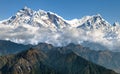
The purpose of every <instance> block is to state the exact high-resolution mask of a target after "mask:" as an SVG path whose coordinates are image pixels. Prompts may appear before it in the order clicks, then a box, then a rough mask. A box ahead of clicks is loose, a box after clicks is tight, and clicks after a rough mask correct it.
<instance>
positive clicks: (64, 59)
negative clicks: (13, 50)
mask: <svg viewBox="0 0 120 74" xmlns="http://www.w3.org/2000/svg"><path fill="white" fill-rule="evenodd" d="M44 46H47V47H48V48H49V49H48V50H47V52H45V51H43V49H42V50H41V48H44ZM73 46H74V45H73ZM47 47H45V48H47ZM69 48H71V46H69V45H68V46H67V47H62V48H60V47H57V48H56V47H52V46H51V45H49V44H45V43H42V44H39V45H38V46H35V47H33V48H30V49H29V50H25V51H23V52H20V53H17V54H12V55H6V56H2V57H0V74H117V73H115V72H114V71H112V70H110V69H106V68H104V67H102V66H99V65H96V64H94V63H92V62H90V61H87V60H86V59H84V58H82V57H80V56H79V55H77V54H76V53H75V52H73V51H72V50H69ZM73 48H74V47H73ZM66 51H67V52H66Z"/></svg>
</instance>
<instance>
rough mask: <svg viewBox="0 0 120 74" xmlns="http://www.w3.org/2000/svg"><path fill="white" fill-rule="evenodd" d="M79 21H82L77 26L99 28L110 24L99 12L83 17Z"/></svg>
mask: <svg viewBox="0 0 120 74" xmlns="http://www.w3.org/2000/svg"><path fill="white" fill-rule="evenodd" d="M85 19H86V20H85ZM80 21H82V22H83V23H82V24H81V25H80V26H78V28H84V29H99V28H105V27H109V26H110V24H109V23H108V22H107V21H106V20H104V19H103V18H102V16H101V15H100V14H97V15H93V16H86V17H83V18H82V19H81V20H80Z"/></svg>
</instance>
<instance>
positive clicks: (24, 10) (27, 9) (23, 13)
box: [16, 6, 34, 16]
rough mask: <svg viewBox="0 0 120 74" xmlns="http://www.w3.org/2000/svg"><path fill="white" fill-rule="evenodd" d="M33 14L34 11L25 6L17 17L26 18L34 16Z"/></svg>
mask: <svg viewBox="0 0 120 74" xmlns="http://www.w3.org/2000/svg"><path fill="white" fill-rule="evenodd" d="M33 12H34V11H33V10H32V9H30V8H28V7H27V6H25V7H24V8H23V9H21V10H19V11H18V12H17V14H16V15H17V16H24V15H28V16H32V15H33Z"/></svg>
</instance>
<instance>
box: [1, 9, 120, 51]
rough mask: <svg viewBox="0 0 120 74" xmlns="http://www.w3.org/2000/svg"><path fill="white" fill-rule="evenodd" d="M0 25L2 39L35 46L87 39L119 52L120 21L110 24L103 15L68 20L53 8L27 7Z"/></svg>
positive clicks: (63, 44)
mask: <svg viewBox="0 0 120 74" xmlns="http://www.w3.org/2000/svg"><path fill="white" fill-rule="evenodd" d="M0 25H1V26H0V34H1V37H0V40H10V41H12V42H16V43H21V44H33V45H35V44H38V43H40V42H45V43H49V44H52V45H54V46H66V45H68V44H69V43H75V44H81V45H83V46H84V44H85V43H84V42H89V43H97V44H101V46H103V47H105V48H104V49H109V50H113V51H119V48H120V46H119V43H120V25H119V23H118V22H115V23H114V24H113V25H111V24H110V23H108V22H107V21H106V20H105V19H103V18H102V16H101V15H100V14H97V15H92V16H84V17H83V18H81V19H73V20H65V19H63V18H62V17H61V16H59V15H57V14H55V13H53V12H50V11H44V10H38V11H35V10H32V9H30V8H28V7H24V8H23V9H21V10H19V11H18V12H17V13H16V14H15V15H13V16H11V17H10V18H8V19H6V20H3V21H1V22H0ZM98 47H99V46H98ZM90 48H91V47H90ZM92 49H95V48H94V47H93V48H92ZM98 50H102V49H99V48H98Z"/></svg>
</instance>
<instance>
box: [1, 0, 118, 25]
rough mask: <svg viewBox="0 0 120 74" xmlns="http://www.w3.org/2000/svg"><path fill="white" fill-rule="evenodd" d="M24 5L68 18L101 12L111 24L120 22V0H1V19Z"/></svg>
mask: <svg viewBox="0 0 120 74" xmlns="http://www.w3.org/2000/svg"><path fill="white" fill-rule="evenodd" d="M24 6H27V7H29V8H31V9H33V10H38V9H43V10H46V11H52V12H55V13H57V14H58V15H60V16H62V17H63V18H64V19H67V20H69V19H73V18H82V17H83V16H86V15H95V14H97V13H99V14H101V15H102V17H103V18H104V19H106V20H107V21H108V22H110V23H111V24H113V22H116V21H117V22H120V0H0V20H3V19H6V18H9V17H10V16H12V15H14V14H15V13H16V12H17V11H18V10H20V9H21V8H23V7H24Z"/></svg>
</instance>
